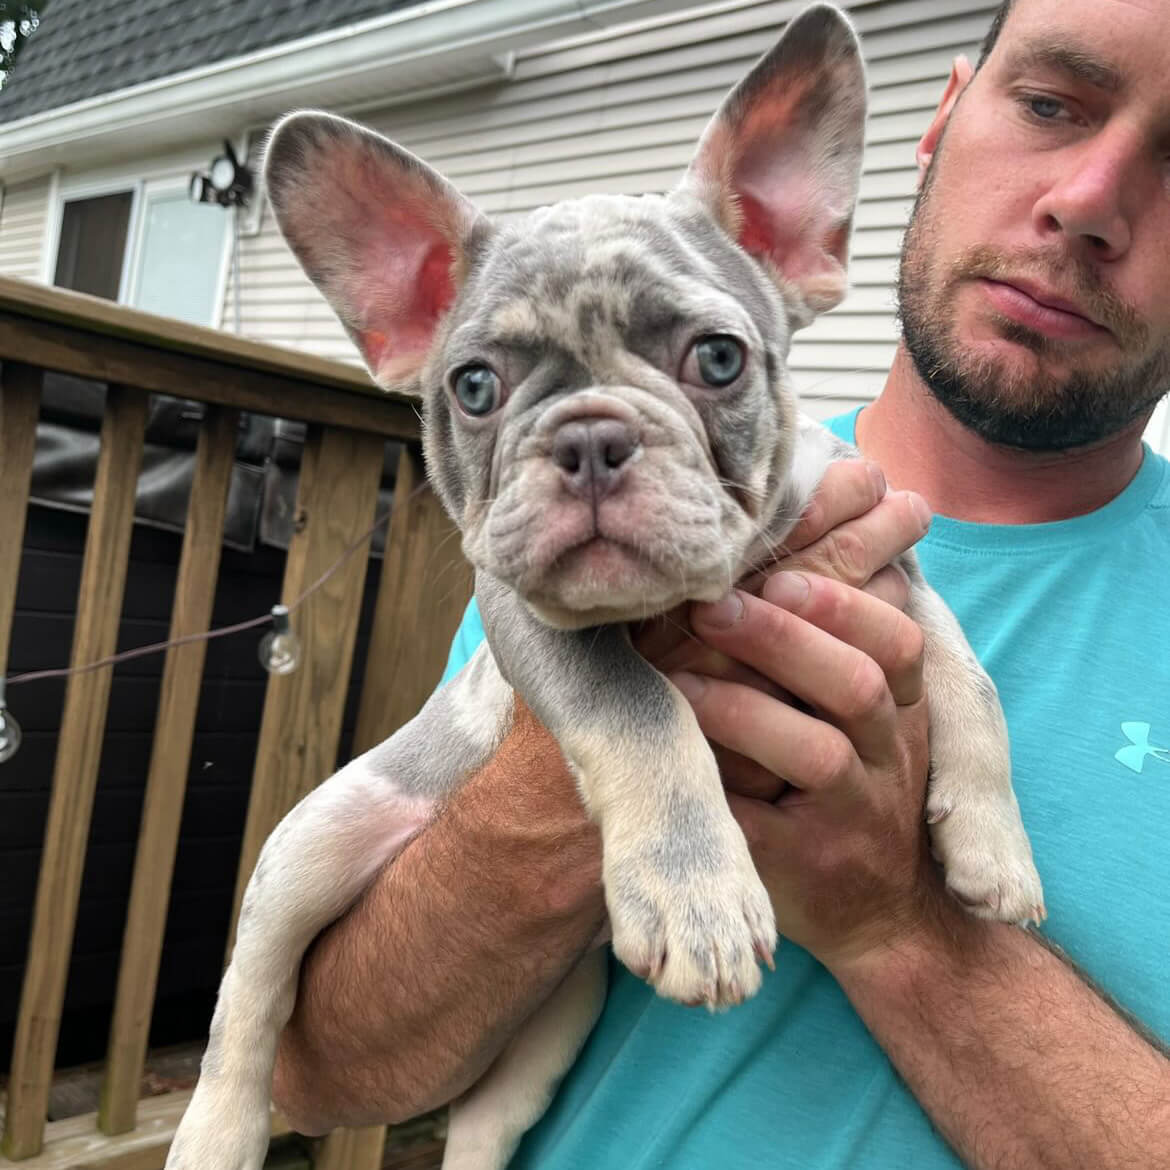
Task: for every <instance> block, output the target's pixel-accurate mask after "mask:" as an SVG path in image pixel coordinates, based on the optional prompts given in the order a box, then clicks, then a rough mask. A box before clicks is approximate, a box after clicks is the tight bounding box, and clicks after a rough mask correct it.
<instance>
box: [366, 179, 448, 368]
mask: <svg viewBox="0 0 1170 1170" xmlns="http://www.w3.org/2000/svg"><path fill="white" fill-rule="evenodd" d="M428 194H430V192H423V191H419V190H413V191H409V190H408V191H406V192H403V191H399V192H398V193H397V195H398V199H397V200H396V201H395V202H394V203H393V204H391V205H390V206H382V207H380V208H379V209H378V212H377V218H378V219H379V220H380V222H379V223H377V224H369V225H368V226H366V227H365V228H364V230H362V231H361V232H360V235H361V240H360V242H359V244H358V246H359V248H360V250H361V251H362V252H364V253H365V256H364V258H363V261H364V262H360V263H359V265H358V267H357V270H356V271H355V272H354V273H353V275H352V278H351V283H350V289H349V295H350V297H351V303H352V304H353V305H355V306H356V307H357V308H358V311H359V320H360V322H361V324H360V326H359V328H358V329H357V331H356V332H357V339H358V344H359V346H360V347H361V349H362V353H363V356H364V357H365V359H366V362H367V363H368V365H369V366H370V369H371V370H373V371H374V374H375V376H376V377H377V378H378V379H379V380H380V381H385V382H396V381H400V380H402V379H404V378H409V377H410V376H411V375H412V374H414V373H415V372H416V371H417V370H418V368H419V366H420V365H421V364H422V361H423V359H424V357H425V355H426V352H427V350H428V349H429V348H430V345H431V341H432V339H433V337H434V333H435V327H436V325H437V324H438V321H439V318H440V317H441V316H442V315H443V313H445V312H446V311H447V309H448V308H450V306H451V302H452V301H453V300H454V299H455V281H454V278H453V275H452V265H453V263H454V250H453V248H452V245H451V244H450V242H449V241H448V240H447V238H446V237H445V236H444V234H443V232H442V231H441V230H440V229H439V227H438V226H437V225H436V223H435V221H434V218H433V209H432V208H431V207H430V206H429V205H428V203H427V201H426V195H428ZM432 202H433V196H432Z"/></svg>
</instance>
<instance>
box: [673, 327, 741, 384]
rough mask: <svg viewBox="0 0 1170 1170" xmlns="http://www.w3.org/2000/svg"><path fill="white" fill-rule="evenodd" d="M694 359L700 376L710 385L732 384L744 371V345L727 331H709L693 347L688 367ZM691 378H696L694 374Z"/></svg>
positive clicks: (688, 359)
mask: <svg viewBox="0 0 1170 1170" xmlns="http://www.w3.org/2000/svg"><path fill="white" fill-rule="evenodd" d="M692 360H693V362H694V367H695V369H696V370H697V372H698V375H699V377H700V378H701V379H702V380H703V381H704V382H706V383H707V385H708V386H730V385H731V383H732V382H734V381H735V380H736V378H738V377H739V376H740V374H742V373H743V367H744V362H745V360H746V359H745V355H744V350H743V345H742V344H741V343H740V342H739V341H737V340H736V339H735V338H734V337H732V336H731V335H730V334H727V333H708V334H707V336H706V337H700V338H699V340H698V341H696V342H695V344H694V345H693V346H692V347H691V352H690V355H688V358H687V367H688V368H689V367H690V366H691V363H692ZM689 380H694V379H693V376H692V378H691V379H689Z"/></svg>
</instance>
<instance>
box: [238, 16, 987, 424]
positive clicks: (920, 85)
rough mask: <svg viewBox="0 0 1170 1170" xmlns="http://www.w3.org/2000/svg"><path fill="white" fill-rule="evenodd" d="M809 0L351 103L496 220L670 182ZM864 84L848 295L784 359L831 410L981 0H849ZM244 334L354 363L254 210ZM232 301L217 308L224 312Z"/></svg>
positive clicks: (892, 262)
mask: <svg viewBox="0 0 1170 1170" xmlns="http://www.w3.org/2000/svg"><path fill="white" fill-rule="evenodd" d="M804 6H805V0H798V2H788V0H785V2H780V3H777V2H770V3H759V4H750V3H749V4H735V5H723V6H720V7H719V8H717V9H715V8H710V9H706V10H705V11H704V12H702V13H700V14H698V15H695V14H687V15H682V16H677V17H674V18H672V19H670V20H669V21H659V22H655V23H653V24H650V25H641V26H634V27H631V28H630V29H627V30H626V31H622V32H618V33H616V34H615V33H608V34H599V35H597V36H594V37H588V38H577V39H574V40H572V41H566V42H561V43H559V44H554V45H550V46H546V47H544V48H542V49H540V50H532V51H527V52H524V53H522V54H520V55H518V57H517V60H516V63H515V71H514V74H513V77H512V78H511V80H509V81H508V82H506V83H501V84H499V85H496V86H492V87H490V88H486V89H477V90H474V91H468V92H465V93H461V94H458V95H454V96H451V97H448V98H443V99H438V100H435V99H432V100H430V101H427V102H425V103H419V104H417V105H411V106H398V107H395V108H392V109H388V110H383V111H377V110H372V111H371V110H366V111H362V112H361V113H360V114H358V115H356V116H357V117H359V118H360V120H362V121H364V122H366V123H367V124H369V125H371V126H373V127H375V128H376V129H378V130H380V131H382V132H383V133H385V134H387V135H389V136H390V137H392V138H394V139H395V140H396V141H398V142H400V143H402V145H404V146H406V147H407V148H408V149H410V150H412V151H414V152H415V153H416V154H418V155H419V156H420V157H421V158H423V159H425V160H426V161H427V162H429V163H431V164H432V165H434V166H435V167H436V168H438V169H439V170H441V171H442V172H443V173H444V174H445V175H446V176H448V177H449V178H450V179H452V180H453V181H454V182H455V184H456V185H457V186H458V187H459V188H460V190H461V191H463V192H464V194H466V195H467V196H468V197H469V198H471V199H472V200H473V201H474V202H475V203H476V204H477V205H478V206H480V207H481V208H483V210H484V211H486V212H488V213H489V214H491V215H493V216H496V217H497V218H500V219H507V218H510V217H514V216H517V215H519V214H521V213H523V212H525V211H528V210H530V209H531V208H533V207H537V206H540V205H542V204H545V203H549V202H552V201H554V200H557V199H564V198H571V197H574V196H579V195H584V194H587V193H589V192H612V193H619V194H639V193H641V192H644V191H663V190H666V189H668V188H670V187H671V186H673V185H674V184H675V183H676V182H677V180H678V178H679V176H680V174H681V173H682V171H683V169H684V168H685V166H686V164H687V162H688V161H689V159H690V157H691V154H692V151H693V149H694V144H695V141H696V139H697V138H698V136H699V134H700V133H701V131H702V129H703V127H704V126H705V125H706V123H707V120H708V119H709V118H710V116H711V114H712V112H713V111H714V110H715V109H716V107H717V106H718V104H719V102H720V101H721V100H722V98H723V97H724V95H725V94H726V92H727V90H728V89H729V88H730V87H731V86H732V85H734V84H735V82H736V81H737V80H738V79H739V78H740V77H741V76H742V75H743V74H744V72H745V71H746V70H747V69H748V68H749V67H750V66H751V64H752V63H753V62H754V60H755V59H756V58H757V57H758V56H759V55H760V54H761V53H762V52H764V51H765V50H766V49H767V48H768V47H769V46H770V45H771V44H772V43H773V41H774V40H775V37H776V35H777V30H778V29H779V28H780V26H781V25H783V23H784V22H785V21H787V20H788V19H790V18H791V17H792V16H793V15H794V14H795V13H796V12H798V11H799V10H800V9H801V8H803V7H804ZM847 7H849V8H850V10H851V13H852V17H853V20H854V22H855V24H856V26H857V28H858V30H859V32H860V33H861V36H862V40H863V45H864V50H865V54H866V59H867V62H868V69H869V80H870V86H871V102H870V111H871V113H870V120H869V127H868V138H867V149H866V158H865V173H864V176H863V179H862V186H861V202H860V206H859V209H858V213H857V217H856V220H855V224H856V230H855V233H854V238H853V245H852V256H853V259H852V264H851V278H852V291H851V293H850V295H849V297H848V299H847V300H846V301H845V303H844V304H842V305H841V306H840V307H839V308H838V309H836V310H835V311H834V312H833V313H830V314H828V315H827V316H826V317H824V318H822V319H821V320H820V321H818V322H816V323H815V324H814V325H813V326H811V327H810V328H809V329H807V330H805V331H804V332H803V333H800V334H798V335H797V338H796V340H795V342H794V344H793V349H792V359H791V364H792V368H793V371H794V374H795V376H796V381H797V385H798V387H799V389H800V390H801V392H802V398H803V401H804V403H805V406H806V408H807V409H809V410H811V411H812V412H813V413H816V414H819V415H822V416H823V415H828V414H832V413H836V412H837V411H840V410H844V409H847V408H848V407H850V406H852V405H856V404H858V403H860V402H863V401H866V400H867V399H869V398H871V397H873V395H874V394H876V393H877V391H878V390H879V389H880V388H881V385H882V382H883V380H884V377H885V374H886V372H887V370H888V368H889V363H890V360H891V358H892V356H893V352H894V346H895V343H896V337H897V332H896V324H895V320H894V309H893V285H894V280H895V273H896V259H897V255H898V250H899V246H900V242H901V236H902V231H903V229H904V227H905V224H906V220H907V217H908V215H909V212H910V208H911V206H912V203H913V196H914V190H915V183H916V171H915V167H914V145H915V143H916V141H917V139H918V137H919V136H920V135H921V133H922V131H923V130H924V129H925V128H926V126H927V124H928V123H929V121H930V117H931V114H932V113H933V110H934V107H935V103H936V102H937V100H938V96H939V94H940V93H941V91H942V87H943V84H944V82H945V80H946V77H947V74H948V71H949V69H950V64H951V61H952V59H953V57H954V56H955V55H956V54H957V53H960V52H966V53H968V54H971V53H972V52H973V51H974V50H975V49H976V48H977V46H978V43H979V41H980V40H981V39H982V37H983V34H984V33H985V31H986V29H987V26H988V24H989V22H990V19H991V14H992V13H993V12H994V10H995V4H994V3H958V2H956V0H946V2H944V0H878V2H866V0H860V2H856V3H853V4H850V5H847ZM241 265H242V286H243V290H244V292H243V297H244V299H243V302H242V304H241V320H242V328H243V332H244V333H245V334H247V335H249V336H251V337H257V338H261V339H263V340H266V341H272V342H275V343H277V344H280V345H288V346H293V347H295V348H301V349H305V350H308V351H310V352H313V353H317V354H321V355H322V356H326V357H334V358H340V359H342V360H346V361H356V360H357V359H356V355H355V352H354V350H353V347H352V345H351V343H350V342H349V340H348V338H347V337H346V336H345V334H344V332H343V330H342V329H341V327H340V325H339V324H338V323H337V319H336V317H335V316H334V315H333V313H332V311H331V310H330V309H329V307H328V305H327V304H326V303H325V301H324V299H323V298H322V297H321V296H320V294H319V293H317V291H316V290H315V289H314V288H313V287H312V286H311V285H310V284H309V282H308V281H307V280H306V279H305V277H304V276H303V275H302V274H301V272H300V270H299V268H298V267H297V265H296V263H295V261H294V260H293V258H292V256H291V254H290V253H289V251H288V249H287V247H286V246H285V244H284V242H283V241H282V240H281V238H280V236H279V234H278V233H277V230H276V226H275V224H274V222H273V220H272V216H271V214H270V212H269V211H268V210H267V209H266V211H265V215H264V217H263V220H262V226H261V230H260V232H259V233H258V234H257V235H256V236H254V237H251V238H248V239H246V240H244V241H243V242H242V249H241ZM234 311H235V309H234V304H233V303H232V302H231V298H230V294H229V303H228V306H227V309H226V311H225V316H224V320H225V321H231V320H233V314H234Z"/></svg>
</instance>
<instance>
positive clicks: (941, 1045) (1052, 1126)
mask: <svg viewBox="0 0 1170 1170" xmlns="http://www.w3.org/2000/svg"><path fill="white" fill-rule="evenodd" d="M939 898H940V901H939V903H938V906H939V910H940V913H939V916H938V920H937V921H936V923H934V924H933V925H932V926H931V927H930V929H928V930H925V931H924V932H923V935H922V936H921V937H920V938H918V939H915V940H910V939H908V940H906V941H905V943H904V944H903V945H901V946H899V947H898V948H896V949H894V950H890V951H879V952H877V953H875V954H872V955H869V956H866V957H865V958H863V959H861V960H857V961H854V962H853V963H847V964H845V965H843V966H841V967H839V968H837V969H836V970H834V972H833V973H834V975H835V976H836V977H837V979H838V981H839V982H840V983H841V986H842V988H843V989H844V991H845V993H846V994H847V995H848V996H849V998H850V1000H851V1001H852V1003H853V1006H854V1008H855V1009H856V1010H857V1012H858V1014H859V1015H860V1016H861V1018H862V1019H863V1020H864V1021H865V1023H866V1025H867V1026H868V1028H869V1030H870V1031H871V1032H872V1033H873V1035H874V1038H875V1039H876V1040H877V1041H878V1043H879V1044H881V1046H882V1047H883V1048H884V1049H885V1050H886V1053H887V1054H888V1056H889V1057H890V1060H891V1061H892V1062H893V1063H894V1066H895V1067H896V1068H897V1069H898V1071H899V1072H900V1073H901V1074H902V1077H903V1079H904V1080H905V1081H906V1084H907V1085H908V1086H909V1088H910V1091H911V1092H912V1093H913V1094H914V1095H915V1096H916V1097H917V1098H918V1100H919V1102H920V1104H921V1105H922V1107H923V1108H924V1109H925V1110H926V1112H927V1113H928V1114H930V1116H931V1118H932V1119H933V1120H934V1122H935V1124H936V1125H937V1126H938V1128H939V1129H940V1130H941V1131H942V1133H943V1135H944V1136H945V1137H946V1139H947V1140H948V1141H949V1142H950V1143H951V1145H953V1146H954V1147H955V1149H956V1150H957V1151H958V1153H959V1155H960V1156H961V1157H962V1158H963V1159H964V1161H966V1162H967V1163H968V1164H969V1165H971V1166H972V1167H975V1168H977V1170H993V1168H994V1170H1008V1168H1012V1170H1014V1168H1016V1167H1019V1168H1020V1170H1025V1168H1026V1170H1041V1168H1043V1170H1049V1168H1051V1170H1073V1168H1080V1167H1085V1168H1086V1170H1089V1168H1091V1170H1164V1168H1165V1167H1166V1165H1167V1164H1168V1163H1170V1060H1168V1059H1167V1056H1166V1054H1165V1052H1164V1051H1159V1047H1158V1045H1157V1044H1156V1042H1155V1041H1153V1040H1152V1038H1151V1039H1150V1040H1147V1039H1146V1038H1144V1037H1143V1035H1142V1034H1141V1033H1140V1031H1139V1027H1140V1026H1138V1027H1135V1026H1131V1025H1130V1024H1129V1023H1127V1021H1126V1020H1125V1019H1123V1018H1122V1016H1121V1015H1120V1014H1119V1013H1118V1012H1117V1011H1115V1010H1114V1009H1113V1008H1111V1007H1110V1006H1109V1004H1108V1003H1107V1002H1106V1000H1105V999H1104V998H1103V997H1102V996H1101V995H1099V994H1098V993H1097V992H1096V991H1095V990H1094V989H1093V988H1091V987H1090V986H1089V984H1088V983H1087V982H1085V981H1084V980H1083V979H1082V978H1080V977H1079V976H1078V974H1077V972H1076V971H1075V970H1074V969H1073V968H1072V967H1071V966H1070V965H1069V964H1068V963H1067V962H1065V961H1064V960H1063V959H1062V958H1061V957H1058V955H1057V954H1055V953H1053V952H1052V951H1051V950H1049V949H1047V948H1046V947H1045V946H1044V945H1043V944H1042V943H1041V942H1040V941H1039V940H1038V939H1037V938H1036V937H1034V936H1032V935H1031V934H1029V933H1027V932H1025V931H1022V930H1019V929H1017V928H1015V927H1012V926H1005V925H1003V924H1001V923H989V922H981V921H977V920H975V919H973V918H971V917H969V916H968V915H966V914H965V913H964V912H963V911H962V910H960V909H959V908H957V907H954V908H952V907H950V906H947V905H946V903H945V902H944V901H942V899H943V898H945V894H940V895H939Z"/></svg>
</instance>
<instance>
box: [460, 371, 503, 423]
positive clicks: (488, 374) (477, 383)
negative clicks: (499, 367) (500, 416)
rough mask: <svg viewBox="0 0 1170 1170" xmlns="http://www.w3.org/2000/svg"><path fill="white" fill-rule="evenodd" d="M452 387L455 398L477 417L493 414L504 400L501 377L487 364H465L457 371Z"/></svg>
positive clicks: (468, 412) (469, 412)
mask: <svg viewBox="0 0 1170 1170" xmlns="http://www.w3.org/2000/svg"><path fill="white" fill-rule="evenodd" d="M452 389H453V390H454V391H455V400H456V401H457V402H458V403H459V405H460V406H461V407H463V409H464V411H465V412H466V413H467V414H470V415H472V416H473V417H475V418H482V417H483V416H484V415H485V414H491V412H492V411H493V410H495V409H496V408H497V407H498V406H499V405H500V403H501V401H502V400H503V386H502V385H501V383H500V379H499V378H498V377H497V376H496V373H495V371H494V370H491V369H489V368H488V367H487V366H464V367H463V368H462V369H461V370H459V371H458V373H456V375H455V380H454V382H453V384H452Z"/></svg>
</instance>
